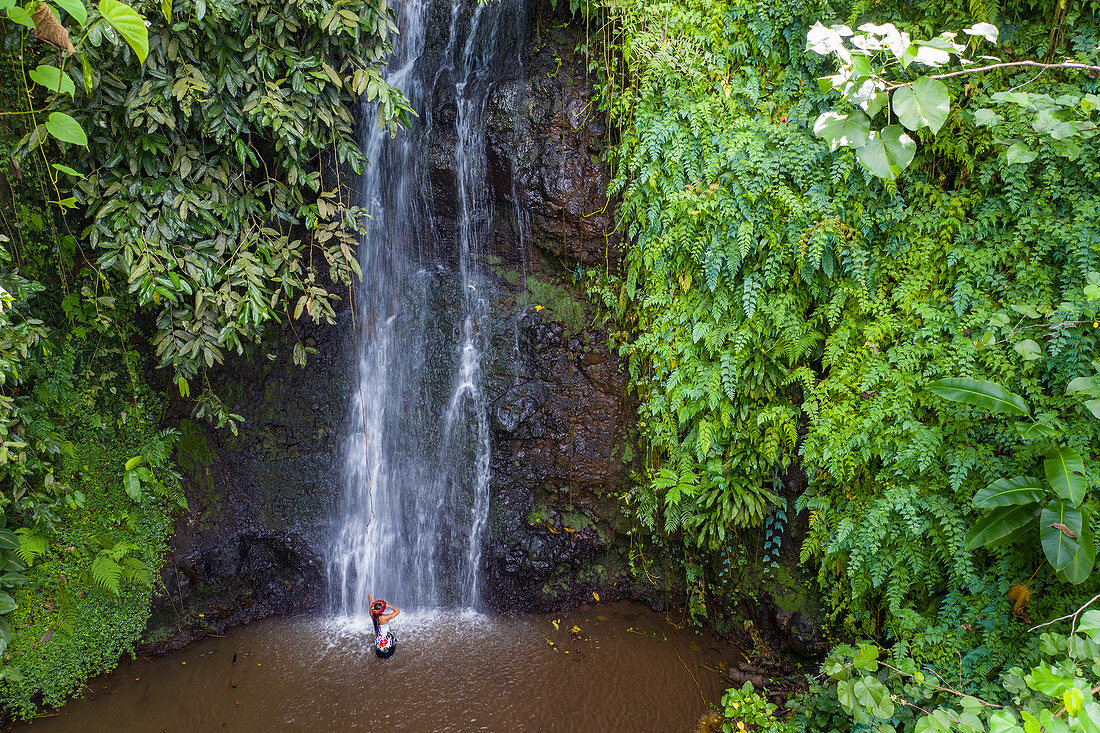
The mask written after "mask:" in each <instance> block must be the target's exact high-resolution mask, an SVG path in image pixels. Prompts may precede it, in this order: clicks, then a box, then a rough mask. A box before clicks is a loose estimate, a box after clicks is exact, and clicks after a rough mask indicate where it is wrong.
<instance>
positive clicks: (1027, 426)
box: [1016, 422, 1061, 440]
mask: <svg viewBox="0 0 1100 733" xmlns="http://www.w3.org/2000/svg"><path fill="white" fill-rule="evenodd" d="M1016 432H1017V433H1019V434H1020V437H1021V438H1023V439H1025V440H1035V439H1036V438H1057V437H1058V436H1059V435H1061V433H1060V432H1058V431H1057V430H1055V429H1054V428H1052V427H1051V426H1050V425H1047V424H1046V423H1041V422H1018V423H1016Z"/></svg>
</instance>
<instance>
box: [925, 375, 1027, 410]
mask: <svg viewBox="0 0 1100 733" xmlns="http://www.w3.org/2000/svg"><path fill="white" fill-rule="evenodd" d="M927 389H928V391H929V392H932V393H933V394H936V395H939V396H940V397H943V398H944V399H947V400H951V401H952V402H962V403H964V404H967V405H973V406H975V407H981V408H983V409H986V410H990V411H992V412H1003V413H1007V414H1009V415H1018V416H1020V417H1023V416H1025V415H1027V414H1028V412H1029V409H1028V406H1027V402H1025V401H1024V398H1023V397H1020V396H1019V395H1018V394H1014V393H1012V392H1009V391H1008V390H1007V389H1005V388H1004V387H1002V386H1001V385H999V384H997V383H996V382H987V381H983V380H980V379H967V378H965V377H950V378H947V379H939V380H937V381H935V382H932V383H931V384H929V385H928V387H927Z"/></svg>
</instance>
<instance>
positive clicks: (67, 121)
mask: <svg viewBox="0 0 1100 733" xmlns="http://www.w3.org/2000/svg"><path fill="white" fill-rule="evenodd" d="M46 131H47V132H49V133H50V134H51V135H53V136H54V137H56V138H57V139H58V140H61V141H63V142H67V143H73V144H74V145H82V146H84V147H88V136H87V135H86V134H84V128H82V127H81V126H80V123H79V122H77V121H76V120H74V119H73V118H72V117H69V116H68V115H67V114H65V113H64V112H51V113H50V118H49V119H48V120H46Z"/></svg>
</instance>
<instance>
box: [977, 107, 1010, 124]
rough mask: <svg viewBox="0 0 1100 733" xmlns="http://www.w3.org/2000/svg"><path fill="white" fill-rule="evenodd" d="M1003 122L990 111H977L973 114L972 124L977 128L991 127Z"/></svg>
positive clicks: (1002, 119)
mask: <svg viewBox="0 0 1100 733" xmlns="http://www.w3.org/2000/svg"><path fill="white" fill-rule="evenodd" d="M1004 121H1005V118H1004V117H1001V116H1000V115H999V114H997V113H996V112H994V111H993V110H991V109H979V110H976V111H975V112H974V124H975V125H978V126H979V127H993V126H994V125H999V124H1001V123H1002V122H1004Z"/></svg>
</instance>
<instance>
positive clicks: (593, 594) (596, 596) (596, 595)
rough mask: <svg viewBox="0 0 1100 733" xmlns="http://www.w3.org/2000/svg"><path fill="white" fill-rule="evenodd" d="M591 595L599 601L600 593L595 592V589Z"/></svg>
mask: <svg viewBox="0 0 1100 733" xmlns="http://www.w3.org/2000/svg"><path fill="white" fill-rule="evenodd" d="M592 597H593V598H595V599H596V601H597V602H599V600H600V594H599V593H597V592H596V591H592Z"/></svg>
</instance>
